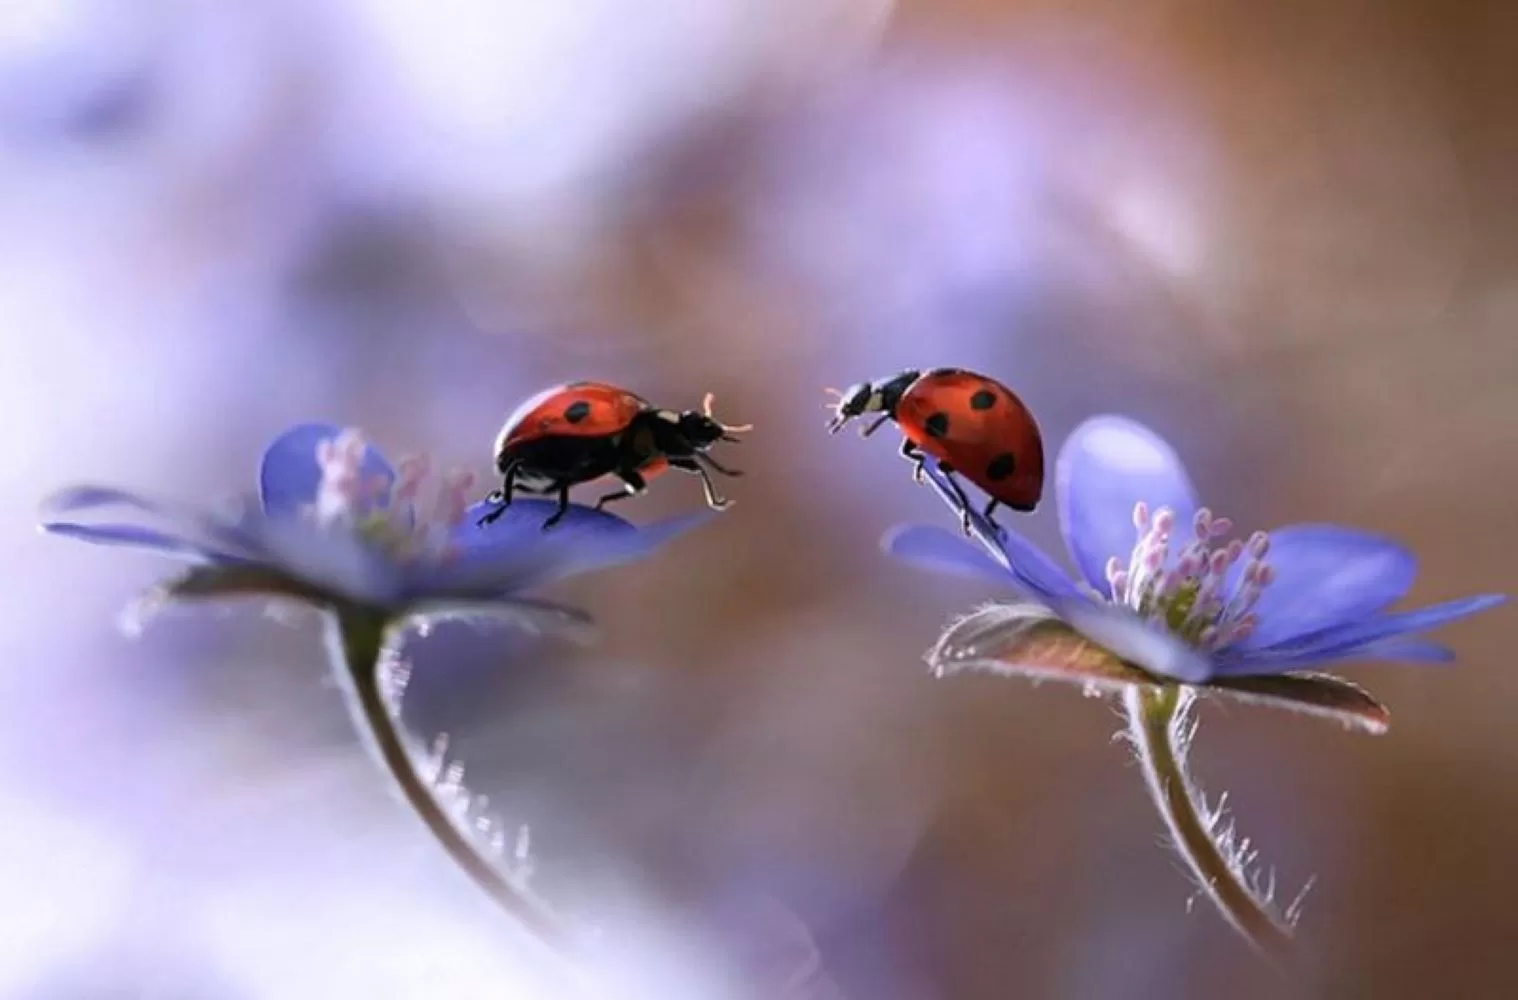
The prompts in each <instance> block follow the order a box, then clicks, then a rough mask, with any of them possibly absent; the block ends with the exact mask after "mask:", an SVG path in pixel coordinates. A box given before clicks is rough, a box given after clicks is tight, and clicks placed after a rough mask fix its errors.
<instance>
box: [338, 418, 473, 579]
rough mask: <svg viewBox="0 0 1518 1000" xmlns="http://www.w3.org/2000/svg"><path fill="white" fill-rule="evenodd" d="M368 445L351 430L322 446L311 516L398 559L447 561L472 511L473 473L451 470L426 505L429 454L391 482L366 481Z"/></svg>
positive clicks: (410, 461)
mask: <svg viewBox="0 0 1518 1000" xmlns="http://www.w3.org/2000/svg"><path fill="white" fill-rule="evenodd" d="M368 447H369V446H368V443H367V442H366V441H365V440H364V438H363V435H362V434H360V433H359V432H358V431H356V430H351V429H350V430H345V431H343V432H342V433H340V434H339V435H337V437H335V438H328V439H327V440H325V441H322V442H321V443H320V444H319V445H317V448H316V464H317V466H318V467H319V468H320V469H321V482H320V484H319V485H318V486H317V488H316V502H315V503H314V504H312V506H311V509H310V515H311V516H312V517H313V518H314V519H315V520H316V521H317V523H319V524H321V525H323V526H329V525H336V524H342V525H345V526H347V527H349V528H350V529H351V530H354V531H357V532H358V533H359V534H360V535H361V536H362V537H364V538H366V539H368V540H369V541H371V542H372V543H374V544H376V545H378V546H380V547H381V548H383V549H385V550H386V551H387V552H389V553H390V554H391V555H393V556H395V557H396V558H399V559H405V560H414V559H444V558H447V557H448V556H449V555H450V554H451V552H452V546H451V543H450V539H451V537H452V535H453V532H454V529H455V528H457V527H458V526H459V525H460V524H462V523H463V522H464V515H465V513H466V512H467V511H468V510H469V494H470V491H471V490H473V488H474V474H473V473H470V472H464V471H452V472H449V473H448V474H446V475H444V476H442V477H441V478H440V480H439V481H438V482H437V484H436V489H434V490H432V491H431V502H430V503H428V502H424V499H423V497H424V493H426V492H427V489H426V488H427V486H428V478H429V473H430V472H431V463H430V462H429V461H428V459H427V458H426V457H425V456H417V457H412V458H405V459H402V460H401V462H400V465H399V467H398V468H397V469H396V475H395V479H394V481H393V482H391V481H389V478H388V477H385V476H377V477H376V476H370V477H365V475H364V457H365V455H366V453H367V451H368Z"/></svg>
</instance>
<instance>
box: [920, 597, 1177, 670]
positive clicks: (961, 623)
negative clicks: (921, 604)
mask: <svg viewBox="0 0 1518 1000" xmlns="http://www.w3.org/2000/svg"><path fill="white" fill-rule="evenodd" d="M927 661H928V665H929V666H930V667H931V668H932V670H933V673H934V674H936V675H938V676H940V677H942V676H945V675H947V674H951V673H957V672H960V671H964V670H983V671H986V672H989V673H994V674H999V675H1001V676H1004V677H1026V678H1028V679H1029V680H1033V681H1042V680H1056V681H1064V682H1065V683H1068V684H1078V685H1080V686H1082V687H1084V688H1086V689H1088V690H1092V689H1094V690H1097V691H1108V692H1119V691H1122V690H1123V689H1125V688H1127V687H1129V686H1131V685H1140V686H1143V687H1158V686H1160V685H1161V684H1163V683H1165V682H1164V681H1162V680H1161V679H1159V678H1157V677H1154V676H1153V675H1151V674H1149V673H1147V672H1146V671H1144V670H1141V669H1139V668H1138V667H1136V666H1134V665H1133V664H1131V663H1128V662H1126V661H1124V660H1123V659H1121V658H1120V657H1118V656H1115V655H1113V654H1112V653H1111V652H1109V651H1108V650H1106V649H1104V648H1102V647H1101V646H1099V645H1097V644H1096V643H1094V642H1091V641H1090V640H1089V639H1086V638H1084V637H1083V636H1082V635H1080V633H1078V632H1076V631H1075V630H1074V629H1072V628H1071V627H1070V626H1069V625H1067V624H1065V623H1064V622H1063V621H1061V620H1060V619H1059V617H1058V616H1056V615H1055V614H1054V612H1052V611H1050V610H1049V609H1048V608H1045V607H1043V606H1042V605H1038V604H993V605H989V606H987V607H984V608H981V609H980V610H978V611H975V612H972V613H971V614H969V615H966V616H965V617H963V618H961V619H959V620H958V621H956V622H955V623H954V624H952V625H950V626H949V627H948V628H947V629H946V630H945V631H944V633H943V635H942V636H940V637H939V640H938V643H937V645H935V646H934V647H933V649H932V650H931V651H930V652H929V653H928V655H927Z"/></svg>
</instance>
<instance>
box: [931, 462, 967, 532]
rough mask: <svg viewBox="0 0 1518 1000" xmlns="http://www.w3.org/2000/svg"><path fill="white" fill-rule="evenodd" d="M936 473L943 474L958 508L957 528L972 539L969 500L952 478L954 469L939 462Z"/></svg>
mask: <svg viewBox="0 0 1518 1000" xmlns="http://www.w3.org/2000/svg"><path fill="white" fill-rule="evenodd" d="M938 471H939V472H942V473H943V478H944V481H945V482H946V483H948V484H949V490H950V491H951V492H952V493H953V494H954V502H955V503H956V504H957V505H958V507H959V526H960V527H961V528H963V529H964V532H965V534H966V535H970V536H971V537H973V532H972V531H971V530H970V498H969V497H967V496H965V490H964V487H963V486H960V485H959V480H958V479H955V478H954V467H953V466H952V465H950V464H949V463H948V462H939V463H938Z"/></svg>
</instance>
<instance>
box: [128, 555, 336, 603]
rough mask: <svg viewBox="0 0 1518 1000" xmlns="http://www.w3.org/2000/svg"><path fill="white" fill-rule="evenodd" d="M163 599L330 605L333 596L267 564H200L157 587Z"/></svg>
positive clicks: (157, 592)
mask: <svg viewBox="0 0 1518 1000" xmlns="http://www.w3.org/2000/svg"><path fill="white" fill-rule="evenodd" d="M152 596H153V597H155V598H157V599H158V600H160V601H191V600H216V599H221V598H228V597H273V598H278V599H281V600H290V601H299V602H300V603H302V604H312V605H316V606H318V607H323V608H326V607H331V606H332V605H333V604H334V603H335V600H334V596H333V595H332V594H330V593H328V592H327V591H324V590H321V589H319V588H317V587H313V586H311V585H310V584H309V583H306V582H305V581H302V580H299V579H297V578H295V577H293V576H290V575H289V574H286V573H282V572H280V571H279V570H277V569H271V568H270V567H267V566H255V565H232V566H227V565H216V566H197V567H196V568H195V569H192V570H190V571H189V572H188V573H185V574H183V575H182V576H178V577H175V578H174V579H172V580H170V581H168V582H167V583H165V584H163V585H162V586H161V587H159V588H158V589H157V590H156V591H154V593H153V595H152Z"/></svg>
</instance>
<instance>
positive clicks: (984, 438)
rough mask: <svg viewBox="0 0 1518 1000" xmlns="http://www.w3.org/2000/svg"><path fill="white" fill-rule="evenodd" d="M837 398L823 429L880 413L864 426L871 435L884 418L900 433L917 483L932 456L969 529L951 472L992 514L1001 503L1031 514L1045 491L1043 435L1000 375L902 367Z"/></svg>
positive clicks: (962, 499) (961, 494)
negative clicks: (981, 494)
mask: <svg viewBox="0 0 1518 1000" xmlns="http://www.w3.org/2000/svg"><path fill="white" fill-rule="evenodd" d="M828 391H829V392H831V393H832V394H834V395H835V396H837V397H838V402H837V403H836V404H834V406H833V419H832V421H831V422H830V423H829V424H828V432H829V433H832V434H836V433H838V432H839V431H840V430H842V429H843V425H844V424H846V423H848V422H849V421H850V420H852V419H854V418H855V417H859V416H863V415H864V414H866V413H880V414H882V416H881V417H880V418H879V419H877V420H876V421H875V422H874V423H872V424H870V425H869V426H868V427H866V428H865V429H864V430H863V431H862V432H861V433H860V437H869V436H870V435H871V434H873V433H875V432H876V431H877V430H879V429H880V427H881V425H883V424H884V423H885V422H886V421H888V420H894V421H896V424H897V426H898V427H900V428H901V432H902V434H903V435H904V436H905V439H904V440H903V441H902V442H901V455H902V457H903V458H905V459H907V460H908V461H910V462H912V463H913V465H914V468H913V470H912V478H913V479H915V480H916V481H917V482H919V483H920V482H922V475H923V463H925V462H927V460H928V459H929V458H933V459H936V460H937V462H938V468H939V469H940V470H942V471H943V472H944V474H945V476H946V478H947V479H948V481H949V485H950V487H951V488H952V489H953V490H954V493H955V496H956V497H957V498H958V499H959V502H960V506H961V509H962V510H964V511H965V512H966V513H965V525H966V530H967V531H968V530H969V513H968V512H969V510H970V501H969V499H968V498H967V497H966V496H965V494H964V490H963V489H962V488H961V487H960V485H959V483H958V481H956V480H955V479H954V473H956V472H957V473H959V474H960V475H961V476H964V477H965V478H966V479H968V480H969V481H970V482H972V483H974V484H975V485H976V486H979V487H980V488H981V489H982V490H984V491H985V492H986V493H987V494H988V495H989V496H990V497H991V500H990V502H989V503H988V504H987V505H986V508H985V516H986V518H987V519H988V520H989V519H990V517H991V514H992V512H993V511H995V510H996V507H997V505H998V504H1005V505H1006V506H1008V507H1010V508H1012V509H1013V510H1016V511H1021V512H1023V513H1031V512H1032V511H1034V510H1036V509H1037V508H1038V501H1039V500H1040V498H1041V497H1042V496H1043V491H1044V440H1043V435H1042V434H1040V433H1039V430H1038V424H1037V423H1036V422H1035V421H1034V419H1033V414H1032V413H1031V412H1029V410H1028V408H1027V407H1026V406H1025V405H1023V401H1022V400H1021V399H1019V398H1018V397H1017V394H1016V393H1015V392H1013V391H1012V390H1011V389H1008V388H1007V387H1006V386H1004V385H1002V384H1001V383H1000V382H998V381H996V380H995V379H993V378H989V377H988V376H985V375H980V374H978V373H976V372H972V371H965V370H964V369H962V368H934V369H932V370H931V371H904V372H902V373H901V374H900V375H894V376H892V377H891V378H886V379H879V380H877V381H874V382H862V383H860V384H859V385H856V386H853V387H851V388H850V389H849V390H848V391H847V392H839V391H838V390H837V389H830V390H828Z"/></svg>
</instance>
